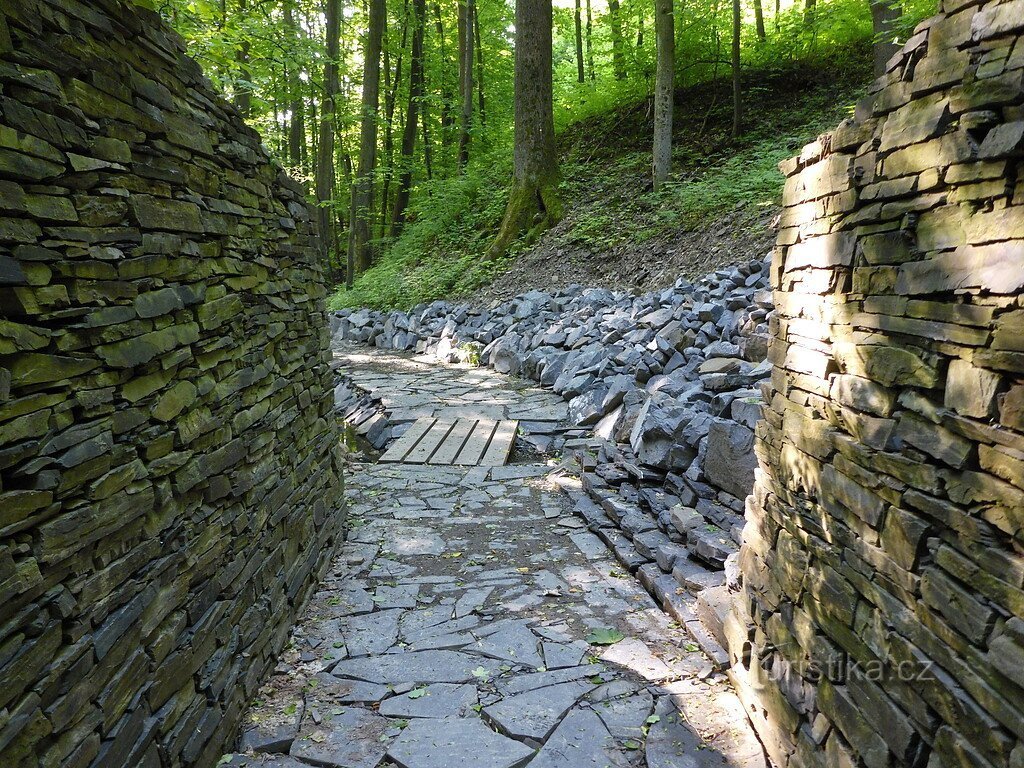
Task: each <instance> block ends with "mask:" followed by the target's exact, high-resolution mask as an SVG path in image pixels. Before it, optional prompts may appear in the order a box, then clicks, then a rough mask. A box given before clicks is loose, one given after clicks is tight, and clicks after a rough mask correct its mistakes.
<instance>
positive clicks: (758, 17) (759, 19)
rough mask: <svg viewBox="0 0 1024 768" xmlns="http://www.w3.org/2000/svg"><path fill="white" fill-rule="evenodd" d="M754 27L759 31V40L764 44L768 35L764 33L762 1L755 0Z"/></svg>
mask: <svg viewBox="0 0 1024 768" xmlns="http://www.w3.org/2000/svg"><path fill="white" fill-rule="evenodd" d="M754 27H755V29H756V30H757V39H758V40H760V41H761V42H762V43H763V42H764V41H765V40H766V39H767V37H768V35H767V34H766V33H765V31H764V8H763V6H762V5H761V0H754Z"/></svg>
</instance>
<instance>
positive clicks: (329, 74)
mask: <svg viewBox="0 0 1024 768" xmlns="http://www.w3.org/2000/svg"><path fill="white" fill-rule="evenodd" d="M326 16H327V19H326V24H327V28H326V38H327V39H326V40H325V43H324V49H325V54H326V56H325V58H324V82H323V89H324V90H323V101H322V102H321V106H320V138H319V140H318V141H317V154H316V199H317V203H318V205H319V207H318V208H317V224H318V225H319V227H318V228H319V230H320V248H321V254H322V258H323V260H324V263H325V264H329V263H330V259H329V257H330V252H331V246H332V245H333V244H334V239H335V235H334V230H333V228H332V227H331V221H332V214H331V208H330V205H331V203H332V202H333V198H334V121H335V119H336V117H337V97H338V80H339V77H338V53H339V51H340V47H341V0H327V13H326ZM348 277H349V279H351V269H349V271H348Z"/></svg>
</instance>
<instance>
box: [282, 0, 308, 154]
mask: <svg viewBox="0 0 1024 768" xmlns="http://www.w3.org/2000/svg"><path fill="white" fill-rule="evenodd" d="M294 5H295V0H286V2H285V4H284V23H285V28H286V29H287V30H288V36H289V41H290V42H291V43H292V44H293V45H294V46H295V47H296V48H298V47H299V45H300V44H301V42H302V36H301V33H300V32H299V25H298V24H296V23H295V15H294ZM298 62H299V57H298V56H292V58H291V63H290V66H289V67H288V98H289V105H288V110H289V112H290V115H289V126H288V159H289V161H290V162H291V164H292V165H293V166H301V165H302V159H303V158H302V156H303V154H304V150H305V147H306V123H305V104H304V102H303V99H302V80H301V76H300V72H299V70H300V66H299V63H298Z"/></svg>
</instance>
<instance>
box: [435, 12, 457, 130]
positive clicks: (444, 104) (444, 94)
mask: <svg viewBox="0 0 1024 768" xmlns="http://www.w3.org/2000/svg"><path fill="white" fill-rule="evenodd" d="M434 30H435V31H436V32H437V42H438V46H439V48H440V51H441V61H440V66H439V67H438V72H439V73H440V79H441V146H442V147H447V146H448V144H449V143H450V142H451V138H452V95H451V91H450V90H449V89H448V78H447V77H445V73H446V72H447V71H448V66H447V65H448V53H447V51H445V44H444V24H443V23H442V21H441V4H440V3H434ZM460 48H461V43H460ZM459 71H460V72H461V71H462V70H461V69H460V70H459ZM459 83H460V84H461V83H462V76H461V75H460V76H459Z"/></svg>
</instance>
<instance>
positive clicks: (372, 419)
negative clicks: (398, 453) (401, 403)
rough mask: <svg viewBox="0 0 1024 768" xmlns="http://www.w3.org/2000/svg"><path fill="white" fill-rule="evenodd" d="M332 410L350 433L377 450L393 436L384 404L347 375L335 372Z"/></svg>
mask: <svg viewBox="0 0 1024 768" xmlns="http://www.w3.org/2000/svg"><path fill="white" fill-rule="evenodd" d="M335 381H336V383H335V385H334V410H335V411H336V412H337V414H338V416H339V418H340V419H341V420H342V421H343V422H345V424H347V425H348V427H349V428H350V429H351V430H352V432H353V433H355V434H356V435H358V436H359V437H361V438H362V439H364V440H365V441H366V442H367V443H369V444H370V445H371V446H372V447H374V448H376V449H377V450H378V451H379V450H380V449H381V448H383V447H384V446H385V445H387V443H388V441H389V440H391V438H392V437H393V434H392V428H391V422H390V420H389V419H388V417H387V412H386V411H385V409H384V404H383V403H382V402H381V400H380V398H378V397H374V396H373V395H372V394H371V393H370V392H367V391H366V390H364V389H363V388H362V387H359V386H358V385H356V383H355V382H354V381H352V378H351V377H350V376H346V375H344V374H336V375H335Z"/></svg>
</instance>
